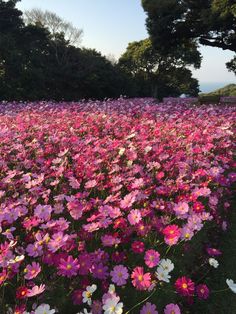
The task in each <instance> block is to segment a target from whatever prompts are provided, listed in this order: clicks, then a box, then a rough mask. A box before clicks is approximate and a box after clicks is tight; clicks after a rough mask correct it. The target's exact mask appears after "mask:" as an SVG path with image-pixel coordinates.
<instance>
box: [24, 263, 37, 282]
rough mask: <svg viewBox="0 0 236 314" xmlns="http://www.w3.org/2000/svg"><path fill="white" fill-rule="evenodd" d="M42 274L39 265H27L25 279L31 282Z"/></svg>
mask: <svg viewBox="0 0 236 314" xmlns="http://www.w3.org/2000/svg"><path fill="white" fill-rule="evenodd" d="M40 272H41V266H40V264H39V263H36V262H33V263H32V265H27V266H26V268H25V273H26V274H25V279H27V280H31V279H33V278H35V277H37V276H38V274H39V273H40Z"/></svg>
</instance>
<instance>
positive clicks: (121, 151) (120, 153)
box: [119, 147, 125, 156]
mask: <svg viewBox="0 0 236 314" xmlns="http://www.w3.org/2000/svg"><path fill="white" fill-rule="evenodd" d="M124 152H125V148H124V147H122V148H120V150H119V155H120V156H122V155H124Z"/></svg>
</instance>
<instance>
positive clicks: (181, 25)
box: [142, 0, 236, 54]
mask: <svg viewBox="0 0 236 314" xmlns="http://www.w3.org/2000/svg"><path fill="white" fill-rule="evenodd" d="M142 5H143V8H144V10H145V11H146V13H147V15H148V17H147V20H146V25H147V29H148V32H149V34H150V37H151V40H152V43H153V45H154V48H155V49H157V50H158V51H159V52H161V53H162V54H165V53H170V52H171V51H175V50H176V49H177V50H180V51H183V52H184V51H185V53H188V51H190V50H189V47H192V49H193V47H195V48H196V49H197V47H198V45H199V44H202V45H207V46H211V47H218V48H222V49H224V50H226V49H228V50H231V51H236V3H235V0H198V1H195V0H165V1H162V0H142Z"/></svg>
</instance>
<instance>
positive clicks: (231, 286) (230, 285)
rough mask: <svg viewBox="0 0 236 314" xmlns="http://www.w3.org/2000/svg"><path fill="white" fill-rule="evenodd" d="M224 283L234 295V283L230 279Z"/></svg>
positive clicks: (235, 285)
mask: <svg viewBox="0 0 236 314" xmlns="http://www.w3.org/2000/svg"><path fill="white" fill-rule="evenodd" d="M226 283H227V285H228V287H229V288H230V290H231V291H233V292H234V293H236V283H234V281H233V280H232V279H226Z"/></svg>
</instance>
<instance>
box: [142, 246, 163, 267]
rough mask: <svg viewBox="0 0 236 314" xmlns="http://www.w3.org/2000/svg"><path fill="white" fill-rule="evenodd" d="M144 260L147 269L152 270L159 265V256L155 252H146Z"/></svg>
mask: <svg viewBox="0 0 236 314" xmlns="http://www.w3.org/2000/svg"><path fill="white" fill-rule="evenodd" d="M144 260H145V264H146V265H147V266H148V267H150V268H153V267H155V266H157V264H158V263H159V261H160V254H159V253H158V252H157V251H155V250H148V251H146V252H145V256H144Z"/></svg>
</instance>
